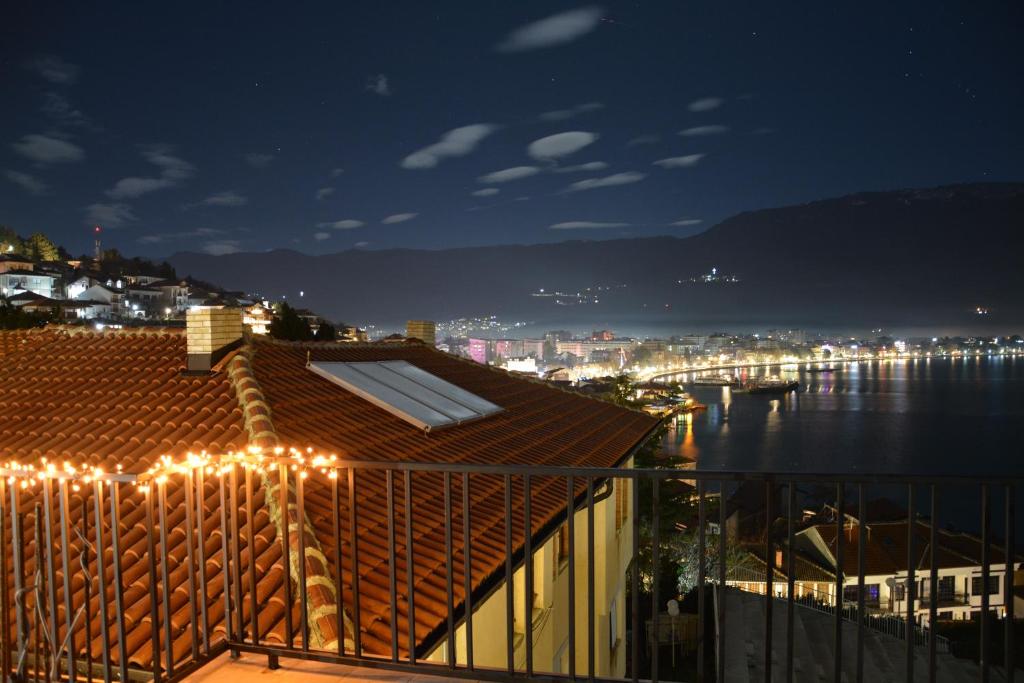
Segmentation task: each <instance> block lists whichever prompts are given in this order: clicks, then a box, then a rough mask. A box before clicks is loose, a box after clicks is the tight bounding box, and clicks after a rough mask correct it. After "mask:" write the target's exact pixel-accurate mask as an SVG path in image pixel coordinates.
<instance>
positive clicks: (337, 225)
mask: <svg viewBox="0 0 1024 683" xmlns="http://www.w3.org/2000/svg"><path fill="white" fill-rule="evenodd" d="M363 225H364V224H363V222H362V221H357V220H356V219H354V218H344V219H342V220H340V221H331V222H329V223H317V224H316V227H318V228H332V229H334V230H351V229H353V228H361V227H363Z"/></svg>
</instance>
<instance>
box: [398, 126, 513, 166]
mask: <svg viewBox="0 0 1024 683" xmlns="http://www.w3.org/2000/svg"><path fill="white" fill-rule="evenodd" d="M497 129H498V128H497V126H492V125H491V124H489V123H474V124H472V125H469V126H462V127H461V128H454V129H452V130H450V131H448V132H447V133H445V134H444V135H442V136H441V139H440V140H439V141H437V142H435V143H434V144H432V145H428V146H427V147H424V148H423V149H421V150H419V151H416V152H413V153H412V154H410V155H409V156H407V157H405V158H404V159H402V163H401V166H402V168H407V169H423V168H434V167H435V166H437V165H438V164H439V163H441V160H442V159H444V158H445V157H461V156H465V155H467V154H469V153H470V152H472V151H473V150H474V149H476V146H477V145H478V144H480V141H481V140H483V139H484V138H486V137H487V136H488V135H490V134H491V133H493V132H494V131H495V130H497Z"/></svg>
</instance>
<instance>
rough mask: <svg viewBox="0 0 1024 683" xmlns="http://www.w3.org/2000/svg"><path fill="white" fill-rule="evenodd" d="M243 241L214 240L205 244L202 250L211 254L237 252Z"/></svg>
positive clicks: (221, 254) (220, 254)
mask: <svg viewBox="0 0 1024 683" xmlns="http://www.w3.org/2000/svg"><path fill="white" fill-rule="evenodd" d="M241 245H242V243H241V242H239V241H238V240H214V241H213V242H207V243H206V244H204V245H203V247H202V250H203V251H204V252H205V253H207V254H210V255H211V256H224V255H225V254H237V253H238V251H239V250H240V248H241Z"/></svg>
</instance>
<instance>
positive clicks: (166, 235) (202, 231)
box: [136, 228, 224, 244]
mask: <svg viewBox="0 0 1024 683" xmlns="http://www.w3.org/2000/svg"><path fill="white" fill-rule="evenodd" d="M223 234H224V231H223V230H218V229H216V228H196V229H195V230H186V231H184V232H162V233H157V234H155V235H143V236H142V237H140V238H138V239H137V240H136V242H139V243H141V244H160V243H163V242H169V241H173V240H182V239H195V238H196V237H213V236H214V235H223Z"/></svg>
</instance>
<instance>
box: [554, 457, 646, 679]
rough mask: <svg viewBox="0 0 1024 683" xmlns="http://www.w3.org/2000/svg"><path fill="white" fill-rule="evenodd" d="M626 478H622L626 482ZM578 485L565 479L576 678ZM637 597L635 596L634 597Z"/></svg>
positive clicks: (571, 669)
mask: <svg viewBox="0 0 1024 683" xmlns="http://www.w3.org/2000/svg"><path fill="white" fill-rule="evenodd" d="M624 481H625V480H620V482H624ZM575 489H576V485H575V480H574V479H573V476H572V475H571V474H570V475H569V476H568V477H566V479H565V523H566V533H567V534H568V535H569V539H568V541H569V595H568V600H569V678H570V679H574V678H576V490H575ZM634 599H635V598H634Z"/></svg>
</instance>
